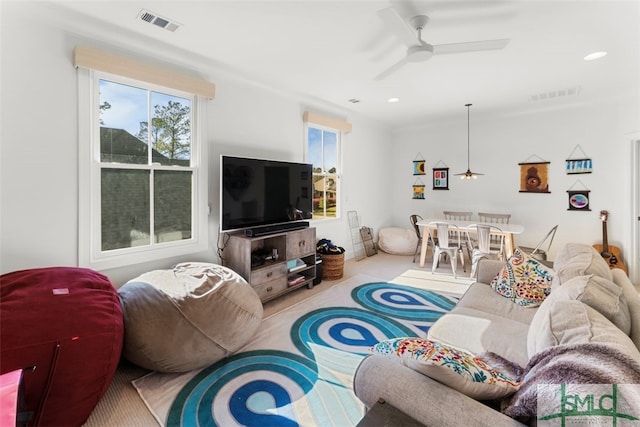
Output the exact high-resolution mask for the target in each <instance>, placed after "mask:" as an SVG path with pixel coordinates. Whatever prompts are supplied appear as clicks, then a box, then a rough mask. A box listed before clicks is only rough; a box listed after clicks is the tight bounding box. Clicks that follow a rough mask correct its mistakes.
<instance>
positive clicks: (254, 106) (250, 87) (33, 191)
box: [0, 2, 392, 286]
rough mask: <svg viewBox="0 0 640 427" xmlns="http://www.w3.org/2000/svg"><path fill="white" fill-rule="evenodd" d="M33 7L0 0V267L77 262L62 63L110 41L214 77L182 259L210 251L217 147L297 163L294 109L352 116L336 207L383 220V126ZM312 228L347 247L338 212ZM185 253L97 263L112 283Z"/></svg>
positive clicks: (69, 103) (73, 119)
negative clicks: (202, 196)
mask: <svg viewBox="0 0 640 427" xmlns="http://www.w3.org/2000/svg"><path fill="white" fill-rule="evenodd" d="M39 7H43V6H42V5H35V6H34V3H31V2H3V3H2V5H1V19H2V21H1V31H2V32H1V34H0V36H1V37H0V38H1V43H2V44H1V45H0V49H1V53H2V69H1V80H0V89H1V90H2V97H1V98H2V100H1V109H2V115H1V134H0V136H1V144H2V145H1V150H2V151H1V171H0V173H1V184H0V185H1V193H0V197H1V208H0V209H1V217H0V222H1V224H0V230H1V236H2V240H1V242H0V245H1V246H0V262H1V265H0V272H1V273H6V272H10V271H14V270H19V269H26V268H36V267H47V266H76V265H77V264H78V144H79V143H83V141H80V142H79V141H78V131H77V128H78V107H77V81H76V71H75V69H74V68H73V66H72V61H71V57H72V51H73V47H74V46H75V45H76V44H83V45H87V46H94V45H96V46H98V47H100V48H104V46H106V45H113V48H114V49H120V50H123V51H128V50H131V51H132V52H147V53H146V54H147V55H148V52H152V51H157V52H162V55H163V57H161V58H157V59H158V60H166V59H165V58H167V57H169V58H173V60H174V62H178V63H179V65H180V66H181V67H183V68H187V69H193V70H194V71H197V72H199V73H200V74H202V75H205V76H209V78H211V79H212V80H213V81H214V82H215V83H216V87H217V93H216V99H215V100H213V101H211V102H210V104H209V106H208V123H207V126H208V130H207V138H208V144H209V162H210V171H209V176H210V189H209V199H210V203H211V210H212V213H211V216H210V219H209V229H210V234H211V235H210V240H211V245H210V248H209V250H208V251H207V252H205V253H199V254H194V255H193V256H191V257H189V260H194V261H209V262H218V261H219V259H218V257H217V255H216V249H217V244H216V240H217V237H218V236H217V229H218V216H219V214H218V200H219V189H218V188H219V156H220V154H233V155H247V156H254V157H265V158H273V159H281V160H294V161H302V159H303V140H304V139H303V138H304V131H303V124H302V112H303V111H304V110H305V109H307V108H313V109H315V110H316V111H321V112H323V113H325V114H334V115H336V116H338V117H342V118H346V119H347V120H348V121H350V122H351V123H352V124H353V132H352V133H351V134H349V135H347V137H346V140H345V144H344V156H345V164H344V166H345V170H346V171H345V175H344V178H343V180H342V183H341V184H342V186H343V194H344V199H343V203H344V207H345V211H346V210H350V209H354V210H358V211H359V212H360V213H361V215H362V217H363V220H364V221H366V222H367V224H368V225H371V226H373V227H374V228H379V227H380V226H381V225H382V224H384V223H386V222H387V220H388V215H389V214H388V212H387V211H386V210H385V209H383V206H385V203H384V201H385V200H386V197H385V195H388V194H390V193H391V189H392V182H391V180H389V178H388V176H387V175H386V174H381V173H378V172H376V171H380V170H384V169H385V168H386V162H387V159H388V158H389V157H390V155H391V147H390V146H389V144H388V141H389V140H390V133H389V132H388V131H386V130H385V129H382V128H380V127H378V126H377V125H376V124H374V123H373V122H370V121H367V120H364V119H362V118H359V117H358V116H356V115H352V114H346V112H345V111H341V110H340V109H338V108H336V107H333V106H327V105H318V104H317V103H314V102H313V101H310V100H305V99H303V98H302V97H300V96H293V95H290V94H282V93H278V92H276V91H274V90H269V89H266V88H263V87H261V86H259V85H257V84H250V83H248V82H244V81H241V80H239V79H238V78H234V77H233V76H232V75H229V73H226V72H224V71H223V70H219V69H217V68H215V67H213V66H211V65H210V64H203V63H197V62H195V60H194V61H193V62H189V59H185V57H186V58H188V55H184V53H180V52H178V53H175V52H171V51H170V50H169V49H168V48H167V47H166V46H165V47H163V49H162V50H155V49H157V46H156V45H153V44H151V42H149V41H145V40H137V39H135V40H134V39H126V37H124V38H123V36H122V35H118V33H117V31H114V30H113V29H105V28H101V27H99V26H97V25H96V24H94V23H88V22H83V23H78V22H75V20H74V19H73V17H72V16H70V17H68V18H65V16H64V15H63V16H62V17H61V16H59V15H57V14H56V13H49V12H51V11H49V10H47V9H42V10H41V11H40V12H41V13H38V10H36V9H37V8H39ZM78 25H81V26H82V27H81V29H80V30H79V29H78V28H79V27H78ZM102 35H104V36H102ZM101 37H103V39H101ZM121 38H122V40H121ZM158 55H160V54H158ZM153 59H156V58H153ZM362 165H366V166H367V167H369V168H371V170H370V172H369V173H364V171H363V169H362ZM362 188H371V189H376V191H375V192H366V191H362ZM378 195H380V197H383V199H382V200H380V199H378V198H377V196H378ZM317 235H318V238H321V237H326V238H329V239H331V240H333V241H334V242H335V243H336V244H340V245H343V246H345V247H346V248H347V250H350V249H351V245H350V241H349V229H348V224H347V222H346V215H345V218H343V219H341V220H333V221H327V222H323V223H319V224H317ZM348 256H349V254H348ZM185 260H186V259H184V258H173V259H165V260H158V261H157V262H153V263H147V264H142V265H135V266H130V267H126V268H120V269H113V270H108V271H105V272H104V273H106V274H107V275H108V276H109V277H110V278H111V280H112V281H113V282H114V284H115V285H116V286H120V285H122V284H123V283H124V282H126V281H127V280H128V279H130V278H133V277H135V276H136V275H138V274H140V273H142V272H144V271H148V270H151V269H156V268H166V267H169V266H170V265H171V264H173V263H175V262H178V261H185Z"/></svg>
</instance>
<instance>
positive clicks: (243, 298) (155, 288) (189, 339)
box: [118, 263, 263, 372]
mask: <svg viewBox="0 0 640 427" xmlns="http://www.w3.org/2000/svg"><path fill="white" fill-rule="evenodd" d="M118 294H119V295H120V301H121V305H122V311H123V315H124V347H123V355H124V357H126V358H127V359H128V360H130V361H131V362H133V363H135V364H136V365H139V366H142V367H143V368H147V369H151V370H154V371H158V372H186V371H191V370H193V369H199V368H204V367H206V366H209V365H211V364H212V363H215V362H217V361H218V360H220V359H222V358H224V357H226V356H228V355H230V354H231V353H233V352H235V351H236V350H238V349H239V348H240V347H242V346H243V345H244V344H246V343H247V342H248V341H249V339H250V338H251V336H252V335H253V333H254V332H255V330H256V329H257V328H258V326H259V325H260V322H261V321H262V312H263V309H262V302H261V301H260V298H259V297H258V295H257V294H256V292H255V291H254V290H253V288H251V286H250V285H249V284H248V283H247V282H246V281H245V280H244V279H243V278H242V277H241V276H240V275H239V274H237V273H236V272H234V271H233V270H231V269H229V268H227V267H223V266H220V265H217V264H208V263H181V264H178V265H176V266H175V267H174V268H173V269H170V270H155V271H150V272H148V273H144V274H142V275H141V276H139V277H137V278H135V279H133V280H130V281H129V282H127V283H126V284H124V285H123V286H122V287H121V288H120V289H118Z"/></svg>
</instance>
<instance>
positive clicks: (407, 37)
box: [378, 7, 419, 46]
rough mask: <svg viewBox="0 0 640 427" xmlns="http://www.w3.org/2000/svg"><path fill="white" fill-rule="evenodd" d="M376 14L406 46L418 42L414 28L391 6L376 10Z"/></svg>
mask: <svg viewBox="0 0 640 427" xmlns="http://www.w3.org/2000/svg"><path fill="white" fill-rule="evenodd" d="M378 16H379V17H380V19H382V22H384V24H385V25H386V26H387V28H388V29H389V31H391V32H392V33H393V34H395V35H396V37H398V38H399V39H400V40H401V41H402V42H403V43H404V44H406V45H407V46H414V45H417V44H419V42H418V36H417V35H416V32H415V30H413V29H412V28H411V27H409V24H407V22H406V21H405V20H404V19H403V18H402V16H400V14H399V13H398V11H397V10H396V9H395V8H393V7H387V8H385V9H381V10H379V11H378Z"/></svg>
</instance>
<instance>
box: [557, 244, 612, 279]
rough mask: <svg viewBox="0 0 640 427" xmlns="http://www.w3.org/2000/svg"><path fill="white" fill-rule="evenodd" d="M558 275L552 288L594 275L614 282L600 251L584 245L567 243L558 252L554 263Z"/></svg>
mask: <svg viewBox="0 0 640 427" xmlns="http://www.w3.org/2000/svg"><path fill="white" fill-rule="evenodd" d="M553 268H554V269H555V270H556V274H555V276H554V278H553V283H552V287H553V288H556V287H557V286H560V285H562V284H563V283H564V282H566V281H568V280H570V279H572V278H574V277H577V276H588V275H589V274H594V275H596V276H599V277H603V278H605V279H607V280H612V276H611V270H610V269H609V265H608V264H607V262H606V261H605V260H604V259H603V258H602V256H600V254H599V253H598V251H596V250H595V249H594V248H592V247H591V246H589V245H585V244H583V243H567V244H566V245H565V246H563V247H562V249H560V251H558V253H557V254H556V258H555V260H554V262H553Z"/></svg>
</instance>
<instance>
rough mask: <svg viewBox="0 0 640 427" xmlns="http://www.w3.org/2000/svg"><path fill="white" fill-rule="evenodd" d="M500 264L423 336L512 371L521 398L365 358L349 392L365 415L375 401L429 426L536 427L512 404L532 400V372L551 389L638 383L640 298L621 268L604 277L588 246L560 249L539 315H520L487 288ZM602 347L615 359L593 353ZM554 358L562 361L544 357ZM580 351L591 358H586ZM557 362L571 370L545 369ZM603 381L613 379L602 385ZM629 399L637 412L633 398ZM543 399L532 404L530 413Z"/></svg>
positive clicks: (483, 268)
mask: <svg viewBox="0 0 640 427" xmlns="http://www.w3.org/2000/svg"><path fill="white" fill-rule="evenodd" d="M503 266H504V262H500V261H495V260H482V261H481V262H480V264H479V268H478V276H477V277H478V279H477V282H476V283H474V284H473V285H471V286H470V288H469V289H468V290H467V292H466V293H465V294H464V295H463V297H462V298H461V299H460V301H459V303H458V304H457V306H456V307H455V308H454V309H453V310H452V311H450V312H449V313H447V314H445V315H444V316H442V317H441V318H440V319H439V320H437V321H436V322H435V324H434V325H433V326H432V327H431V328H430V330H429V332H428V335H427V338H428V339H431V340H435V341H438V342H441V343H445V344H448V345H450V346H454V347H456V348H460V349H464V350H466V351H468V352H470V353H472V354H474V355H480V356H487V357H489V356H491V357H493V358H494V359H495V360H501V359H504V361H505V362H507V361H508V362H511V365H510V366H515V365H517V366H516V368H517V367H521V368H523V370H524V371H522V370H520V371H519V373H518V374H519V375H522V377H521V380H522V385H521V388H520V390H519V391H518V392H516V394H515V395H513V396H508V397H505V398H504V399H502V400H501V401H492V402H481V401H477V400H475V399H473V398H471V397H468V396H466V395H465V394H463V393H461V392H459V391H456V390H454V389H452V388H451V387H449V386H447V385H445V384H443V383H440V382H438V381H436V380H433V379H431V378H429V377H428V376H426V375H423V374H421V373H418V372H417V371H415V370H413V369H410V368H408V367H407V366H405V365H404V364H402V363H399V362H398V361H397V360H394V359H393V358H389V357H382V356H380V355H378V354H373V355H370V356H367V357H365V359H363V361H362V362H361V363H360V365H359V367H358V369H357V371H356V374H355V378H354V390H355V393H356V395H357V396H358V397H359V398H360V400H362V402H364V404H365V406H366V407H367V408H371V407H372V406H373V405H374V404H375V403H376V402H377V401H378V400H379V399H380V398H382V399H384V400H385V401H386V402H387V403H389V404H391V405H393V406H395V407H396V408H398V409H400V410H401V411H402V412H405V413H406V414H408V415H410V416H411V417H413V418H414V419H416V420H417V421H420V422H421V423H423V424H425V425H428V426H436V425H437V426H461V425H474V426H475V425H491V426H493V427H498V426H503V425H505V426H507V425H508V426H511V425H523V423H525V424H534V423H535V415H534V416H531V414H530V413H529V414H527V413H526V411H525V410H524V409H523V408H522V407H521V406H522V400H520V401H518V400H517V399H516V398H520V397H523V396H524V393H525V392H529V393H531V392H532V391H531V390H525V387H535V386H536V385H537V384H534V383H533V381H534V379H533V378H534V375H533V374H534V373H536V372H537V374H540V375H542V374H546V375H549V374H550V373H551V374H553V375H555V377H554V378H553V379H552V380H549V381H550V382H554V381H555V383H557V382H565V381H566V382H570V381H575V382H580V381H589V379H587V380H585V377H584V376H585V375H592V376H593V379H595V380H599V381H605V382H609V381H610V382H617V383H624V382H635V383H640V351H639V350H638V349H639V348H640V297H639V296H638V290H637V289H635V288H634V286H633V284H632V283H631V281H630V280H629V278H628V277H627V276H626V274H625V273H624V272H623V271H622V270H620V269H613V270H610V269H609V267H608V265H607V263H606V262H604V260H603V259H602V258H601V257H600V255H599V254H598V253H597V252H596V251H595V250H594V249H592V248H591V247H590V246H588V245H583V244H573V243H571V244H568V245H566V246H565V247H563V248H562V249H561V250H560V251H559V252H558V254H557V255H556V259H555V263H554V270H555V272H554V278H553V283H552V286H551V293H550V294H549V296H547V297H546V299H545V300H544V302H542V304H541V305H539V306H538V307H523V306H520V305H517V304H514V303H513V302H512V301H511V300H509V299H508V298H505V297H504V296H502V295H499V294H498V293H496V292H495V291H494V290H493V289H492V288H491V286H489V283H490V282H491V280H492V279H493V278H494V277H495V276H496V275H497V274H498V273H499V272H500V270H501V269H502V268H503ZM594 349H595V350H594ZM602 349H604V350H608V349H610V350H611V352H612V353H611V354H613V355H614V356H616V357H617V356H619V357H618V358H612V357H611V356H610V355H605V356H601V355H600V354H596V353H600V352H601V350H602ZM560 350H562V351H566V352H568V353H567V354H564V355H559V353H552V352H554V351H556V352H558V351H560ZM604 350H602V351H604ZM576 352H577V356H576ZM580 352H584V353H589V357H590V358H591V359H590V358H583V357H581V353H580ZM543 356H547V357H546V358H545V357H543ZM569 357H571V358H569ZM598 357H602V358H604V359H606V361H605V363H603V365H604V364H606V363H609V362H607V361H612V362H611V363H612V364H613V363H614V361H613V360H614V359H615V363H617V365H616V366H614V367H613V368H611V367H607V368H606V372H604V374H603V372H595V371H594V372H591V371H592V367H593V370H595V369H596V368H595V367H594V366H595V365H601V364H600V363H599V362H598V360H599V359H598ZM563 358H565V359H566V358H569V359H568V360H569V363H568V364H567V366H569V368H566V367H565V368H562V369H558V368H556V367H554V366H551V363H552V362H553V361H555V363H560V362H561V361H562V360H563ZM592 359H593V361H592ZM618 360H621V362H618ZM574 361H575V363H574ZM544 363H548V366H544ZM580 363H585V364H587V365H586V367H585V366H580ZM572 366H575V370H576V372H573V373H572V372H568V373H565V370H563V369H568V370H569V371H572V370H573V369H574V368H572ZM516 368H513V369H514V371H513V372H514V375H516V373H515V372H516ZM545 369H546V372H545ZM601 371H605V369H604V368H603V369H601ZM612 372H613V373H612ZM609 373H612V375H613V374H618V377H616V376H615V375H613V376H610V377H602V375H608V374H609ZM574 374H576V375H574ZM563 375H566V377H563ZM581 375H582V376H581ZM558 376H559V377H558ZM587 378H591V377H587ZM535 381H538V379H537V378H536V379H535ZM526 397H527V396H524V398H526ZM529 397H530V396H529ZM637 399H638V402H636V403H637V404H638V408H637V410H638V411H639V412H638V413H639V414H640V395H638V396H637ZM543 400H544V399H543V398H542V397H538V399H537V404H538V408H537V410H541V405H543V404H544V402H543ZM632 400H633V399H632ZM510 405H511V406H510ZM518 405H521V406H518ZM523 411H524V412H523ZM503 412H505V413H507V414H509V415H510V416H507V415H505V413H503Z"/></svg>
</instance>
